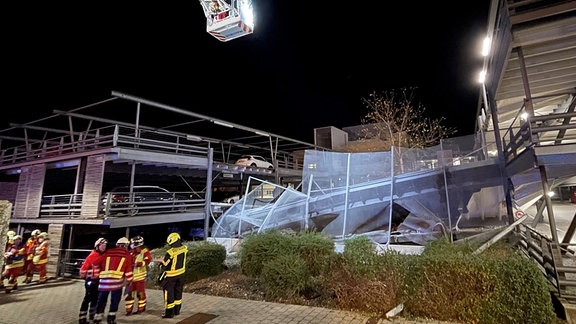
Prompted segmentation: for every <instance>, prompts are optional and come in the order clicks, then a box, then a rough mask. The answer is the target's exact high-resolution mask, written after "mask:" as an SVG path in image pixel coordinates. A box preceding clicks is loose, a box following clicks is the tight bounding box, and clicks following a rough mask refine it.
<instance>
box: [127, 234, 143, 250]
mask: <svg viewBox="0 0 576 324" xmlns="http://www.w3.org/2000/svg"><path fill="white" fill-rule="evenodd" d="M130 242H132V244H133V245H134V247H139V246H142V245H144V238H143V237H142V236H134V237H133V238H131V239H130Z"/></svg>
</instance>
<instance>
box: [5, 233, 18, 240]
mask: <svg viewBox="0 0 576 324" xmlns="http://www.w3.org/2000/svg"><path fill="white" fill-rule="evenodd" d="M14 235H16V232H14V231H8V232H6V236H8V239H12V238H13V237H14Z"/></svg>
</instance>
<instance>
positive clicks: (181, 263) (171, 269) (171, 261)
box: [162, 245, 188, 278]
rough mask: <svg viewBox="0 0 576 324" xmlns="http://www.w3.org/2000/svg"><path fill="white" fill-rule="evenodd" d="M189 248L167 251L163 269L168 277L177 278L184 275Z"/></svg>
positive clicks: (174, 248)
mask: <svg viewBox="0 0 576 324" xmlns="http://www.w3.org/2000/svg"><path fill="white" fill-rule="evenodd" d="M187 253H188V248H187V247H186V245H182V246H178V247H172V248H170V249H168V251H166V255H165V256H164V261H162V268H163V269H164V272H165V273H166V277H168V278H170V277H176V276H179V275H182V274H184V272H185V271H186V254H187Z"/></svg>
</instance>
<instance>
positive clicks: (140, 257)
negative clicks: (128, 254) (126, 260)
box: [132, 247, 152, 281]
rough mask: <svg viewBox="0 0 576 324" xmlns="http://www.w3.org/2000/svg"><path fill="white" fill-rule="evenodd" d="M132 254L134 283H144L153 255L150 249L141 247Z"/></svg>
mask: <svg viewBox="0 0 576 324" xmlns="http://www.w3.org/2000/svg"><path fill="white" fill-rule="evenodd" d="M132 253H133V256H134V281H144V280H146V275H147V274H148V265H149V264H150V262H151V261H152V254H151V253H150V250H148V248H140V247H137V248H136V249H134V251H133V252H132ZM138 264H140V266H138Z"/></svg>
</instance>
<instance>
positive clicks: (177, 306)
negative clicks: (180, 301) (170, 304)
mask: <svg viewBox="0 0 576 324" xmlns="http://www.w3.org/2000/svg"><path fill="white" fill-rule="evenodd" d="M181 308H182V305H176V306H174V316H176V315H180V309H181Z"/></svg>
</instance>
